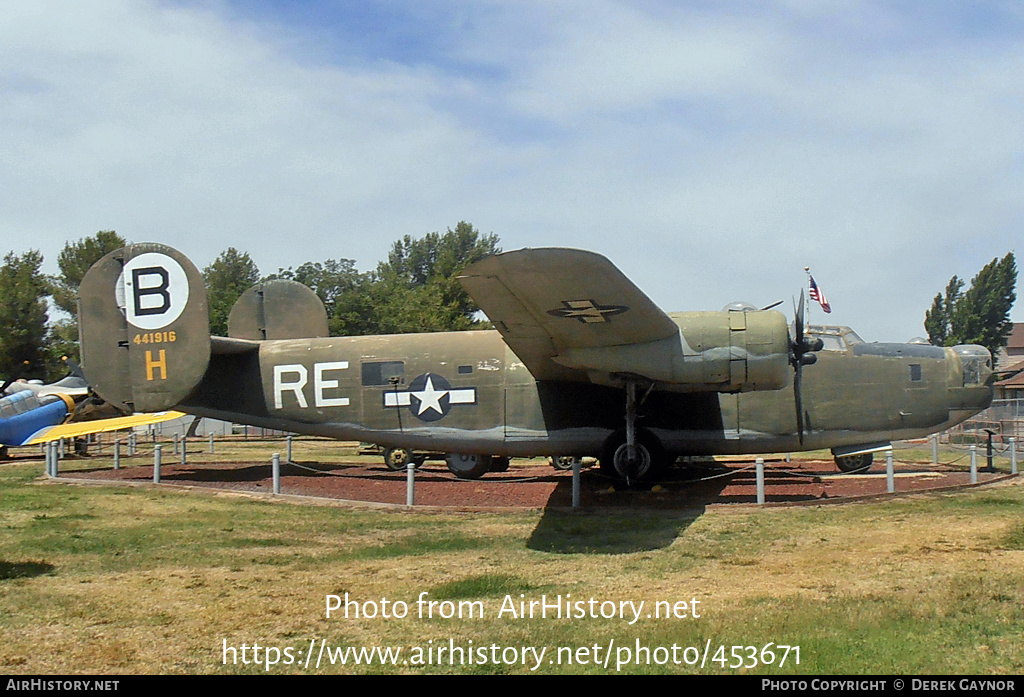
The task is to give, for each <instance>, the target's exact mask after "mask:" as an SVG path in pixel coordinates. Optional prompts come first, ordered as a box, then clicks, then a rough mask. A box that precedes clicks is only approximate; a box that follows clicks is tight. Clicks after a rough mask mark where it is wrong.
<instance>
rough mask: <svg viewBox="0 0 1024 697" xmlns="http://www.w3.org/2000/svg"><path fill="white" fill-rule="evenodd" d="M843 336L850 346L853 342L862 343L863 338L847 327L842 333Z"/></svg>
mask: <svg viewBox="0 0 1024 697" xmlns="http://www.w3.org/2000/svg"><path fill="white" fill-rule="evenodd" d="M843 338H844V339H846V343H848V344H850V345H851V346H852V345H853V344H863V343H864V339H861V338H860V337H859V336H857V332H855V331H853V330H852V329H847V330H846V333H845V334H843Z"/></svg>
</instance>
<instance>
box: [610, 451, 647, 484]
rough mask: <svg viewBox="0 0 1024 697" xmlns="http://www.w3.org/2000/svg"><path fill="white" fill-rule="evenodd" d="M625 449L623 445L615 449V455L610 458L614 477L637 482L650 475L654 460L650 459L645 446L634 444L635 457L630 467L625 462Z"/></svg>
mask: <svg viewBox="0 0 1024 697" xmlns="http://www.w3.org/2000/svg"><path fill="white" fill-rule="evenodd" d="M627 447H628V446H627V445H626V444H625V443H623V444H622V445H620V446H619V447H618V448H616V449H615V455H613V456H612V466H613V467H614V468H615V475H616V476H617V477H618V478H619V479H625V480H628V481H631V482H637V481H640V480H641V479H645V478H646V477H647V476H648V475H649V474H652V472H653V465H654V458H652V457H651V451H650V450H648V449H647V446H646V445H644V444H643V443H637V444H636V455H637V457H636V462H634V463H633V466H632V467H630V466H629V463H628V462H627V461H626V450H627Z"/></svg>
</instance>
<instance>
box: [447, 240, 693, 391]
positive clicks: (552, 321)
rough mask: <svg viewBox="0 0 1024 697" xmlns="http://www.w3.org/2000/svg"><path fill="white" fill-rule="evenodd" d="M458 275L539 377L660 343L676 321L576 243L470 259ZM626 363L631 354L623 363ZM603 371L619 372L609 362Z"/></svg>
mask: <svg viewBox="0 0 1024 697" xmlns="http://www.w3.org/2000/svg"><path fill="white" fill-rule="evenodd" d="M459 281H460V282H461V283H462V285H463V287H464V288H465V289H466V291H467V292H468V293H469V294H470V296H471V297H472V298H473V300H474V301H476V303H477V304H478V305H479V306H480V308H481V309H482V310H483V311H484V313H485V314H486V315H487V317H488V318H489V319H490V320H491V322H493V323H494V326H495V328H496V329H497V330H498V331H499V332H500V333H501V335H502V337H503V338H504V340H505V342H506V343H507V344H508V346H509V348H511V349H512V351H514V352H515V354H516V355H517V356H518V357H519V358H520V360H522V361H523V364H524V365H525V366H526V367H527V369H528V370H529V371H530V372H531V373H532V374H533V376H534V377H535V378H537V379H538V380H549V379H550V380H578V381H585V380H587V379H588V377H587V373H586V371H591V370H593V366H592V363H593V362H592V361H582V360H578V359H577V358H576V357H578V356H582V355H584V354H586V355H593V354H594V352H595V351H598V352H600V351H607V350H609V349H612V348H613V347H632V346H639V345H655V342H664V341H665V340H671V339H672V338H673V337H678V336H679V327H678V326H677V325H676V323H675V322H673V321H672V319H671V318H669V316H668V315H666V314H665V313H664V312H663V311H662V310H661V309H659V308H658V306H657V305H655V304H654V303H653V302H652V301H651V299H650V298H648V297H647V296H646V295H644V293H643V291H641V290H640V289H639V288H637V286H636V285H635V284H634V283H633V282H632V281H630V280H629V279H628V278H626V276H625V275H624V274H623V273H622V272H621V271H619V270H618V269H617V268H616V267H615V265H614V264H612V263H611V262H610V261H608V259H606V258H605V257H603V256H601V255H600V254H595V253H593V252H586V251H582V250H578V249H557V248H551V249H523V250H519V251H515V252H506V253H504V254H496V255H494V256H491V257H487V258H486V259H483V260H482V261H479V262H477V263H475V264H471V265H470V266H468V267H466V269H465V270H464V271H463V272H462V274H461V275H460V276H459ZM619 367H621V369H622V370H623V371H628V369H629V366H628V364H627V362H625V361H624V362H623V363H622V365H621V366H619ZM601 372H605V373H609V374H611V373H614V372H618V371H617V370H616V366H614V365H609V366H607V367H606V368H604V369H602V371H601Z"/></svg>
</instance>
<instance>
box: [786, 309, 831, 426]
mask: <svg viewBox="0 0 1024 697" xmlns="http://www.w3.org/2000/svg"><path fill="white" fill-rule="evenodd" d="M793 309H794V310H795V311H796V318H795V319H794V320H793V333H794V334H795V336H794V337H793V341H792V342H791V343H790V346H789V363H790V365H792V366H793V402H794V404H795V405H796V429H797V434H798V436H799V438H800V445H803V444H804V402H803V394H802V391H801V382H802V375H803V367H804V366H805V365H814V364H815V363H817V361H818V356H817V353H816V351H820V350H821V349H822V347H823V346H824V345H825V344H824V342H822V340H821V339H817V338H814V339H812V338H810V337H808V336H804V291H803V290H801V291H800V305H799V306H798V307H794V308H793Z"/></svg>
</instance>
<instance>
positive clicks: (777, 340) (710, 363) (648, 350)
mask: <svg viewBox="0 0 1024 697" xmlns="http://www.w3.org/2000/svg"><path fill="white" fill-rule="evenodd" d="M669 316H670V317H671V318H672V319H673V321H675V323H676V324H677V325H678V326H679V334H678V335H676V336H672V337H668V338H667V339H662V340H660V341H653V342H650V343H646V344H628V345H624V346H607V347H604V346H603V347H596V348H580V349H569V350H566V351H563V352H561V353H560V354H559V355H558V356H557V357H555V359H554V360H556V361H557V362H559V363H562V364H563V365H567V366H571V367H573V368H579V369H582V370H588V371H591V379H593V380H595V382H613V380H609V379H608V378H607V377H602V374H603V375H605V376H607V375H608V374H611V375H635V376H640V377H642V378H646V379H648V380H651V381H652V382H656V383H658V384H659V386H660V387H661V388H663V389H667V390H672V391H676V392H753V391H757V390H778V389H781V388H783V387H785V386H786V385H787V384H789V374H790V372H791V371H790V367H789V348H790V340H789V329H788V327H787V325H786V318H785V317H784V316H783V315H782V314H781V313H779V312H775V311H774V310H769V311H746V312H684V313H673V314H670V315H669Z"/></svg>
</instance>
